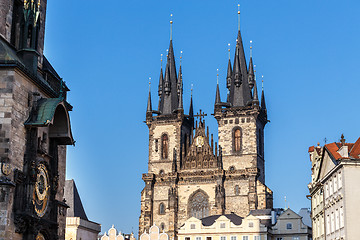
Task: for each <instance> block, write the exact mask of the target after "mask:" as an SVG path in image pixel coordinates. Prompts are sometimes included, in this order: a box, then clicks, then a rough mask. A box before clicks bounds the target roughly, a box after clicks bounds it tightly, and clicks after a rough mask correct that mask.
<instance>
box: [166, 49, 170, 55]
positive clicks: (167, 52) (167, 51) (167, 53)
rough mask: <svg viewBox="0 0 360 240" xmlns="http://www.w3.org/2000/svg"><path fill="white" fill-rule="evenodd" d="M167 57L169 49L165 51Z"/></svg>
mask: <svg viewBox="0 0 360 240" xmlns="http://www.w3.org/2000/svg"><path fill="white" fill-rule="evenodd" d="M168 56H169V49H166V57H168Z"/></svg>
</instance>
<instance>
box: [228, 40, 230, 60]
mask: <svg viewBox="0 0 360 240" xmlns="http://www.w3.org/2000/svg"><path fill="white" fill-rule="evenodd" d="M228 52H229V60H230V43H228Z"/></svg>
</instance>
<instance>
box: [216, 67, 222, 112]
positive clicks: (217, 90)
mask: <svg viewBox="0 0 360 240" xmlns="http://www.w3.org/2000/svg"><path fill="white" fill-rule="evenodd" d="M216 81H217V82H216V96H215V106H216V105H219V104H221V98H220V90H219V69H217V74H216Z"/></svg>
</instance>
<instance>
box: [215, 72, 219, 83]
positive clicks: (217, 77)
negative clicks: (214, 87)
mask: <svg viewBox="0 0 360 240" xmlns="http://www.w3.org/2000/svg"><path fill="white" fill-rule="evenodd" d="M216 84H219V69H216Z"/></svg>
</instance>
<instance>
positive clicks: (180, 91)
mask: <svg viewBox="0 0 360 240" xmlns="http://www.w3.org/2000/svg"><path fill="white" fill-rule="evenodd" d="M181 54H182V51H181ZM181 58H182V56H181V55H180V68H179V77H178V80H179V81H178V95H179V106H178V109H183V81H182V70H181Z"/></svg>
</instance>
